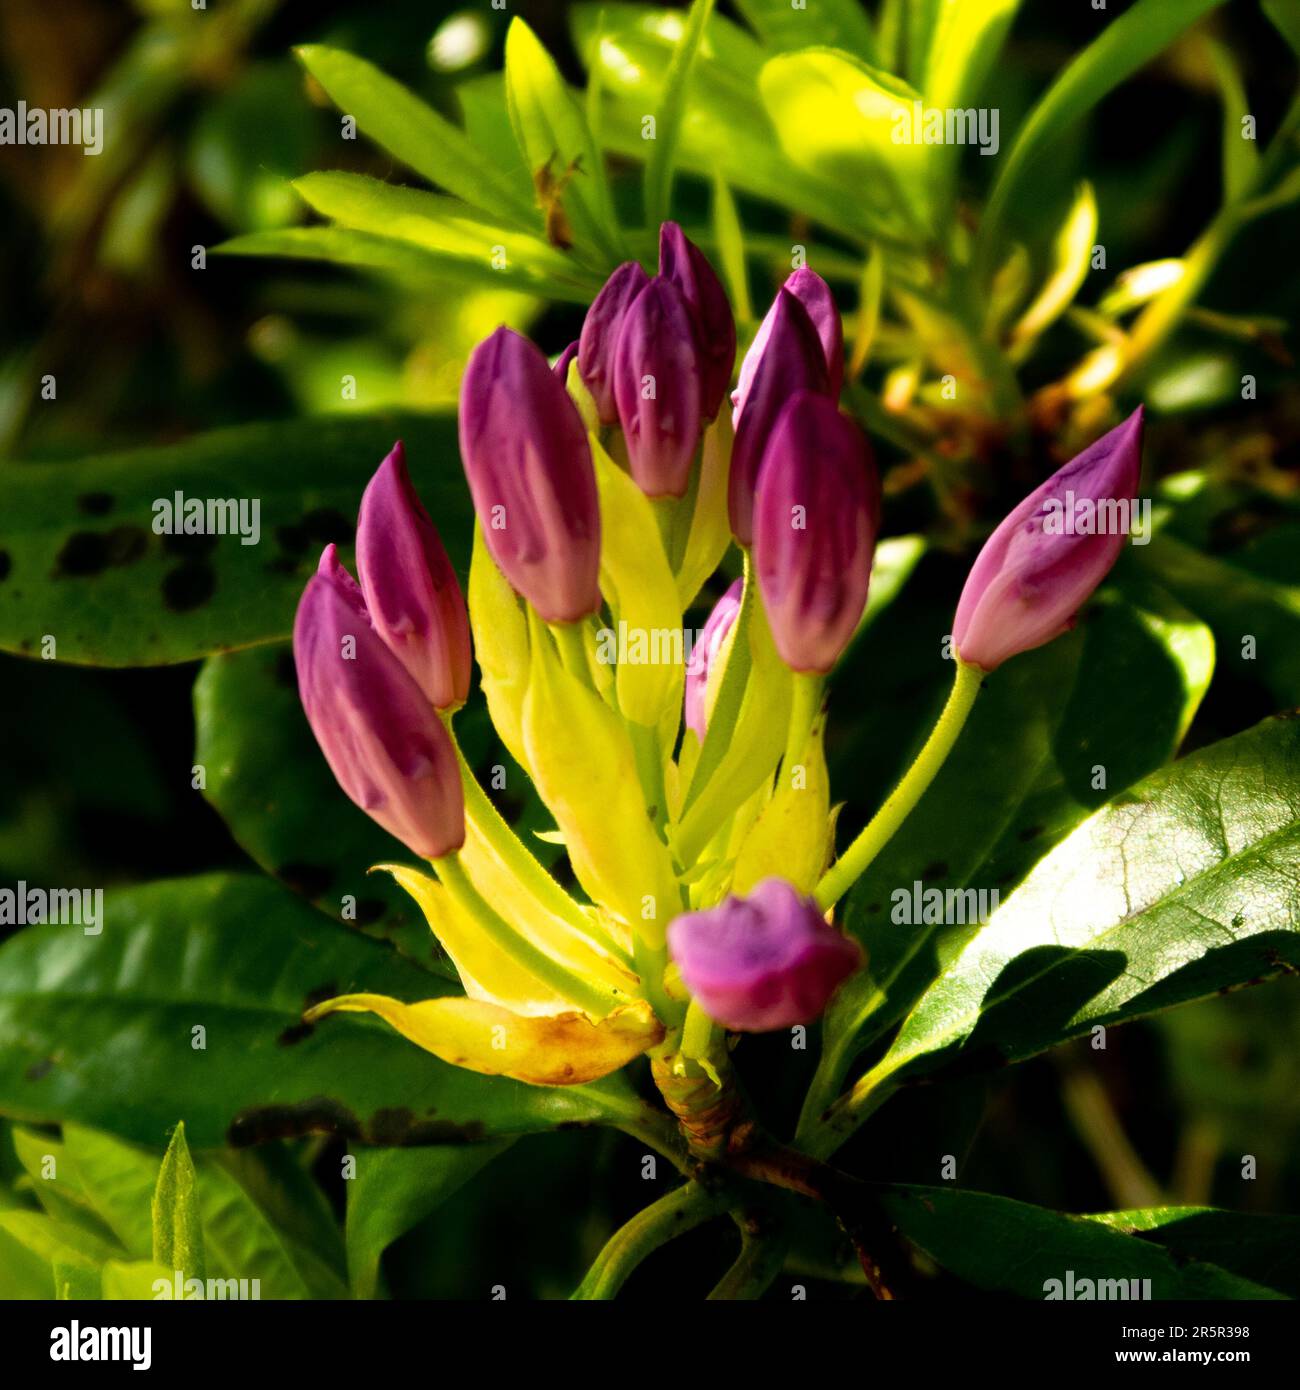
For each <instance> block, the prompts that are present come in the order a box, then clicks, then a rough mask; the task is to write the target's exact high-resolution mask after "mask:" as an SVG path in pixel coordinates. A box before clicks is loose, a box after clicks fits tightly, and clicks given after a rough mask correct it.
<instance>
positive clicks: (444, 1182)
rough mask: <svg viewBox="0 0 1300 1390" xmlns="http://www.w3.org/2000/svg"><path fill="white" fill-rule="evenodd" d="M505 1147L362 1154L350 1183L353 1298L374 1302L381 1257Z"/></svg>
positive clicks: (440, 1147) (444, 1147) (442, 1147)
mask: <svg viewBox="0 0 1300 1390" xmlns="http://www.w3.org/2000/svg"><path fill="white" fill-rule="evenodd" d="M506 1147H507V1144H506V1143H497V1144H474V1145H472V1146H468V1147H459V1148H452V1147H448V1146H447V1145H435V1146H433V1147H430V1148H427V1149H364V1150H362V1151H360V1152H358V1153H357V1154H355V1155H354V1157H355V1160H356V1173H355V1175H354V1176H353V1177H352V1178H351V1180H350V1181H349V1182H348V1215H347V1247H348V1276H349V1278H350V1280H351V1284H352V1293H353V1296H354V1297H356V1298H374V1297H375V1296H376V1293H377V1291H378V1288H379V1261H380V1257H381V1256H382V1255H383V1253H384V1251H385V1250H387V1249H388V1247H389V1246H390V1245H391V1244H392V1243H393V1242H394V1241H395V1240H397V1239H398V1237H400V1236H403V1235H405V1234H406V1232H407V1231H409V1230H411V1229H412V1228H413V1227H414V1226H416V1225H418V1224H419V1223H420V1222H421V1221H423V1220H424V1218H425V1217H426V1216H428V1215H430V1214H431V1213H432V1212H434V1211H436V1210H437V1209H438V1207H440V1206H441V1205H442V1203H443V1202H445V1201H446V1200H447V1199H448V1198H449V1197H451V1196H452V1195H453V1194H454V1193H455V1192H456V1191H457V1190H458V1189H459V1188H461V1187H463V1186H464V1185H465V1183H467V1182H468V1181H469V1180H470V1178H472V1177H473V1176H474V1175H475V1174H476V1173H478V1172H479V1171H480V1170H481V1169H482V1168H484V1167H485V1166H486V1165H487V1164H488V1163H490V1162H491V1161H492V1160H493V1159H494V1158H495V1157H496V1156H497V1155H498V1154H499V1153H501V1152H502V1151H503V1150H504V1149H505V1148H506Z"/></svg>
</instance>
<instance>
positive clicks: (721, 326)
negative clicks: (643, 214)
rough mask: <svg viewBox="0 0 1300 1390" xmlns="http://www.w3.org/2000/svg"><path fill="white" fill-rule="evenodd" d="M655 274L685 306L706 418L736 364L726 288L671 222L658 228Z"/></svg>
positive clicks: (733, 325)
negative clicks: (670, 284)
mask: <svg viewBox="0 0 1300 1390" xmlns="http://www.w3.org/2000/svg"><path fill="white" fill-rule="evenodd" d="M659 274H660V275H662V276H663V277H664V279H665V280H671V281H672V282H673V284H674V285H676V286H677V288H678V289H679V290H680V291H681V293H682V298H683V299H685V301H686V306H687V308H688V309H689V310H690V314H691V321H692V323H693V325H694V328H695V341H696V346H697V347H698V349H699V355H700V373H701V386H700V414H701V416H702V417H703V418H704V419H705V420H712V419H713V417H714V416H715V415H717V413H718V407H719V406H720V405H721V404H722V402H723V400H724V399H725V398H726V395H727V388H728V387H729V386H730V385H731V374H732V372H733V371H735V369H736V321H735V319H734V318H732V316H731V305H730V304H729V303H728V302H727V292H726V290H724V289H723V288H722V281H721V280H719V279H718V277H717V275H715V274H714V271H713V267H712V266H711V265H710V264H709V262H708V260H707V258H706V257H705V255H704V253H703V252H702V251H701V250H700V248H699V247H698V246H696V245H695V243H694V242H692V241H690V240H688V239H687V236H686V234H685V233H684V232H683V231H682V229H681V228H680V227H679V226H678V225H677V223H676V222H665V223H664V224H663V225H662V226H661V227H660V228H659Z"/></svg>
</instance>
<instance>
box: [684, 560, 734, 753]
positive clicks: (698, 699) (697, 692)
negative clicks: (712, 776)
mask: <svg viewBox="0 0 1300 1390" xmlns="http://www.w3.org/2000/svg"><path fill="white" fill-rule="evenodd" d="M743 589H744V583H743V581H742V580H739V579H737V580H736V582H735V583H734V584H732V586H731V588H729V589H728V590H727V592H726V593H725V594H723V596H722V597H721V598H720V599H719V600H718V601H717V603H715V604H714V606H713V612H712V613H710V614H709V616H708V619H707V620H706V621H705V624H704V626H703V628H701V629H700V635H699V637H698V638H697V639H696V642H695V646H694V647H693V648H692V650H691V659H690V660H689V661H688V662H687V663H686V701H685V706H686V710H685V714H686V727H687V728H688V729H694V730H695V736H696V737H697V738H698V739H699V740H700V742H701V743H703V742H704V734H705V730H706V728H707V726H708V702H707V698H706V697H707V695H708V689H709V676H710V675H711V674H712V672H713V670H714V668H715V667H716V665H717V661H718V656H719V654H720V653H721V651H722V644H723V643H724V642H725V641H726V640H727V633H729V632H730V631H731V629H732V626H733V625H734V623H735V621H736V615H737V614H738V613H739V612H740V598H741V592H742V590H743Z"/></svg>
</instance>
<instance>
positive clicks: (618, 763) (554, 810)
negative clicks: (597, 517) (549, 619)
mask: <svg viewBox="0 0 1300 1390" xmlns="http://www.w3.org/2000/svg"><path fill="white" fill-rule="evenodd" d="M534 635H535V638H536V640H535V641H534V643H533V657H532V667H531V671H530V674H529V681H528V693H527V696H526V697H525V699H524V711H523V734H524V749H525V752H526V753H527V755H528V766H529V767H530V769H531V771H532V776H533V780H534V782H535V783H536V784H537V790H538V792H539V793H540V794H541V797H542V800H543V801H544V802H545V803H546V805H547V807H548V808H549V810H550V812H551V814H552V815H553V816H554V817H555V820H556V823H557V824H558V825H559V827H560V829H561V830H562V831H563V832H564V844H565V848H566V849H567V850H568V854H569V861H570V863H571V864H572V865H573V871H574V873H575V874H576V875H577V876H578V882H579V883H581V884H582V886H583V888H584V889H586V891H587V893H588V894H589V895H590V896H591V898H592V899H593V901H595V902H598V903H600V904H602V905H603V906H604V907H606V908H608V909H609V910H610V911H611V912H614V913H616V914H617V915H618V916H620V917H621V918H622V919H623V920H624V921H625V922H627V923H628V924H629V925H630V926H631V927H632V929H633V930H634V931H636V932H637V933H639V934H640V935H642V936H643V937H644V938H645V939H646V940H647V941H648V942H650V943H651V944H654V945H658V944H659V943H661V942H662V941H663V935H664V929H665V927H666V925H667V922H668V920H669V918H670V917H672V916H673V915H674V914H675V913H676V912H677V911H679V910H680V907H681V896H680V894H679V892H678V889H677V881H676V878H675V876H674V874H673V867H672V861H671V859H670V858H669V855H668V849H667V846H666V845H665V844H664V843H663V841H662V840H660V839H659V837H658V836H657V835H656V834H655V830H654V826H653V824H652V823H651V820H650V817H649V815H648V814H647V812H646V806H645V799H644V796H643V794H642V791H641V784H640V781H639V779H638V777H637V768H636V754H635V752H634V751H633V748H632V742H631V739H630V738H629V736H628V732H627V729H626V728H625V727H624V725H623V723H622V721H621V720H620V719H619V717H618V715H617V714H615V713H614V711H613V710H612V709H610V707H609V706H608V705H607V704H606V703H605V702H604V700H602V699H601V698H600V696H599V695H597V694H596V693H595V691H593V690H591V689H589V688H588V687H587V686H586V685H584V684H583V683H582V682H581V681H580V680H577V679H576V678H575V677H574V676H572V675H571V674H570V673H569V672H568V671H566V670H565V668H564V666H563V664H562V663H561V661H560V659H559V656H558V655H557V653H556V651H555V649H554V647H553V646H552V645H551V642H550V639H549V637H547V636H546V634H545V631H544V630H543V629H542V628H541V627H540V624H539V625H538V626H537V628H536V629H535V634H534Z"/></svg>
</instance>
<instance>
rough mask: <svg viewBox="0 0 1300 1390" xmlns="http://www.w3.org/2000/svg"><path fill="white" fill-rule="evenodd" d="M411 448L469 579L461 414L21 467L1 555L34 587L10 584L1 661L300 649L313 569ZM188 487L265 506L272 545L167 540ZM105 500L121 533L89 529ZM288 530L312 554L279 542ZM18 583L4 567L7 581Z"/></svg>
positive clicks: (1, 619) (11, 471) (419, 479)
mask: <svg viewBox="0 0 1300 1390" xmlns="http://www.w3.org/2000/svg"><path fill="white" fill-rule="evenodd" d="M399 437H400V438H402V439H404V440H405V442H406V455H407V460H408V463H409V466H410V470H411V477H412V480H413V482H414V484H415V487H416V489H417V491H418V492H419V493H420V495H421V498H422V499H423V501H424V503H425V505H426V507H427V508H428V510H429V512H430V513H431V514H432V515H433V516H436V517H437V518H438V527H439V530H440V532H441V534H442V539H443V541H444V543H445V544H446V546H447V550H448V552H449V553H450V555H451V557H452V561H453V563H454V564H456V565H457V566H458V567H459V568H460V570H461V573H462V575H463V573H464V570H465V567H466V566H467V565H468V559H469V545H470V539H471V536H472V530H473V509H472V507H471V505H470V499H469V490H468V488H467V487H466V485H465V481H464V478H463V476H462V475H461V471H460V469H459V468H458V467H456V466H455V460H456V426H455V419H454V417H452V416H450V415H418V414H407V413H394V414H387V415H375V416H349V417H348V418H346V419H343V418H339V417H331V418H327V419H319V420H291V421H286V422H283V423H277V424H271V425H252V426H244V427H240V428H237V429H232V430H220V431H216V432H214V433H211V434H208V435H204V436H201V437H199V438H196V439H192V440H189V441H186V442H183V443H180V444H174V445H168V446H166V447H164V448H154V449H138V450H133V451H130V452H125V453H120V454H111V455H107V456H104V457H99V458H87V459H85V460H82V461H80V462H71V463H42V464H41V465H39V466H34V465H24V464H21V463H15V464H11V465H9V466H8V467H7V468H6V474H7V476H6V481H5V492H4V506H3V508H0V552H3V554H4V555H6V556H7V557H9V560H8V564H9V565H11V566H12V568H13V569H14V570H16V571H17V572H18V573H20V574H22V576H23V578H24V580H25V581H26V582H24V583H23V584H22V586H21V589H17V588H15V586H14V585H12V584H0V650H5V651H29V652H30V651H33V650H36V649H37V648H38V647H39V645H40V641H41V638H42V637H43V636H44V634H46V633H50V632H53V633H57V634H58V637H59V659H60V660H61V661H72V662H79V663H88V664H92V665H105V666H149V665H173V664H175V663H178V662H183V661H193V660H196V659H197V658H200V657H203V656H207V655H210V654H212V653H214V652H219V651H233V650H239V649H242V648H245V647H252V646H258V645H261V644H263V643H269V642H274V641H276V640H279V639H284V638H287V637H288V636H289V634H290V632H291V630H292V626H293V615H294V611H295V609H296V607H297V603H298V599H299V597H300V595H301V593H302V589H303V585H304V584H305V582H306V580H307V577H308V576H309V574H310V573H311V569H312V567H313V565H314V563H315V560H316V558H317V557H318V556H319V554H320V551H321V550H322V549H323V548H324V546H325V544H326V543H327V542H328V541H337V542H341V543H346V542H347V541H348V540H349V539H350V537H351V536H352V535H353V526H354V523H355V518H356V513H357V508H358V506H359V505H360V502H361V494H362V493H363V492H364V490H365V486H366V482H367V480H368V479H369V478H370V476H371V475H372V474H373V472H374V470H375V469H376V468H377V467H378V465H379V462H380V460H381V459H383V457H384V456H385V455H386V454H387V453H388V451H389V450H390V449H391V448H392V446H393V441H394V440H395V439H397V438H399ZM177 491H180V492H182V493H183V494H184V495H185V497H187V498H197V499H215V498H222V499H231V498H233V499H236V500H237V501H242V500H244V499H252V498H257V499H259V501H260V504H261V506H260V518H261V538H260V540H259V543H258V544H257V545H243V544H241V540H242V539H243V538H242V537H238V536H229V535H226V536H216V535H210V534H199V535H185V534H180V535H171V536H166V537H158V536H155V534H154V532H153V522H154V518H155V513H154V503H155V501H156V500H157V499H158V498H170V497H172V496H174V494H175V493H176V492H177ZM96 497H100V498H110V499H111V508H110V514H111V517H112V519H113V520H114V521H115V522H117V523H119V527H118V528H115V529H114V530H111V531H110V530H95V529H93V526H88V525H87V519H88V518H89V517H93V516H96V515H99V514H100V513H98V512H96V511H94V510H93V508H94V507H96V506H99V505H100V504H99V502H93V503H92V502H90V499H92V498H96ZM74 499H77V501H76V502H74ZM283 528H290V529H289V534H290V535H294V536H295V537H296V540H297V544H298V545H299V546H300V548H299V549H293V550H290V549H288V548H286V547H285V546H283V545H278V544H277V543H276V537H277V535H278V533H279V532H280V531H281V530H282V529H283ZM7 572H8V570H7V567H6V566H5V565H0V579H2V578H3V577H4V574H5V573H7Z"/></svg>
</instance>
